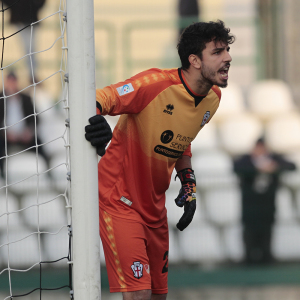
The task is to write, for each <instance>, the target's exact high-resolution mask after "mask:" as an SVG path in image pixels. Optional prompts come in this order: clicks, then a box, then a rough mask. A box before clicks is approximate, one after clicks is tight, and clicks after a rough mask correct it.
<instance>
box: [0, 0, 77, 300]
mask: <svg viewBox="0 0 300 300" xmlns="http://www.w3.org/2000/svg"><path fill="white" fill-rule="evenodd" d="M38 2H39V1H33V0H14V1H8V0H6V1H2V2H1V4H0V5H1V6H0V8H1V17H2V20H1V22H2V37H1V42H2V43H1V44H2V52H1V69H0V71H1V76H0V84H1V85H0V86H1V90H2V92H1V95H0V122H1V124H0V147H1V149H0V168H1V177H0V296H1V298H2V299H13V298H16V297H20V298H22V297H23V298H26V299H44V298H42V295H47V294H48V295H49V292H51V291H52V292H53V291H54V290H57V289H60V290H61V289H65V290H66V294H68V297H66V299H68V298H69V293H70V290H72V282H71V274H70V272H71V264H70V260H71V247H70V238H71V232H72V230H71V226H70V225H71V213H70V208H71V204H70V201H69V186H70V184H69V180H68V179H69V178H68V174H70V173H69V172H70V164H69V131H68V122H69V121H68V120H69V111H68V108H69V106H68V97H67V84H68V83H67V81H68V80H67V79H68V78H67V45H66V13H65V11H66V1H65V0H60V1H59V0H57V1H56V0H55V1H53V0H52V1H51V3H50V1H49V2H48V3H44V1H42V0H41V1H40V6H42V5H44V7H43V10H42V11H41V13H40V14H41V15H43V14H44V16H41V17H40V18H38V20H34V13H33V12H34V5H37V4H36V3H38ZM22 5H23V6H22ZM24 5H25V6H24ZM26 5H27V8H28V13H29V14H30V16H29V18H30V21H29V22H28V21H27V23H26V21H22V22H18V23H14V22H13V20H12V16H13V13H14V12H13V10H20V9H21V8H22V7H25V8H26ZM19 13H20V11H19ZM22 13H23V12H22ZM24 13H26V12H25V11H24ZM61 274H68V276H63V277H60V276H61ZM28 295H31V296H30V297H35V298H28V297H29V296H28Z"/></svg>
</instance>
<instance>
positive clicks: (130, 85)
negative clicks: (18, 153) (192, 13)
mask: <svg viewBox="0 0 300 300" xmlns="http://www.w3.org/2000/svg"><path fill="white" fill-rule="evenodd" d="M233 42H234V37H233V36H232V35H231V34H230V29H228V28H226V27H225V26H224V23H223V22H222V21H217V22H208V23H205V22H198V23H195V24H192V25H190V26H189V27H187V28H186V29H185V30H184V32H183V33H182V35H181V37H180V40H179V43H178V46H177V48H178V53H179V56H180V59H181V63H182V67H181V68H179V69H168V70H166V69H165V70H160V69H150V70H147V71H144V72H141V73H139V74H137V75H135V76H133V77H132V78H130V79H127V80H126V81H124V82H120V83H117V84H113V85H111V86H108V87H105V88H103V89H98V90H97V91H96V98H97V108H98V115H96V116H94V117H92V118H90V120H89V121H90V124H91V125H88V126H86V139H87V140H88V141H90V142H91V144H92V145H93V146H95V147H97V152H98V154H99V155H100V156H103V155H104V154H105V156H103V157H102V158H101V160H100V162H99V169H98V170H99V171H98V175H99V206H100V235H101V239H102V243H103V248H104V253H105V258H106V267H107V272H108V277H109V284H110V291H111V292H122V293H123V299H124V300H133V299H145V300H146V299H152V300H153V299H156V300H164V299H166V298H167V292H168V287H167V274H168V248H169V241H168V224H167V211H166V208H165V192H166V190H167V189H168V187H169V184H170V180H171V175H172V172H173V169H174V167H175V169H176V171H177V176H176V177H179V179H180V181H181V183H182V188H181V190H180V191H179V195H178V197H177V198H176V199H175V203H176V205H178V206H180V207H184V213H183V215H182V217H181V219H180V220H179V222H178V224H177V228H178V229H179V230H181V231H182V230H184V229H185V228H186V227H187V226H188V225H189V224H190V222H191V221H192V218H193V216H194V213H195V209H196V179H195V175H194V171H193V169H192V165H191V141H192V140H193V139H194V138H195V137H196V135H197V134H198V132H199V131H200V130H201V129H202V128H203V127H204V126H205V124H206V123H208V122H209V120H210V119H211V118H212V116H213V115H214V114H215V112H216V110H217V108H218V106H219V102H220V98H221V91H220V89H219V87H226V86H227V81H228V70H229V67H230V62H231V56H230V54H229V45H230V44H232V43H233ZM103 115H112V116H114V115H121V116H120V119H119V121H118V124H117V125H116V127H115V129H114V132H113V137H112V134H111V130H110V127H109V125H108V124H107V122H106V120H105V118H104V117H103ZM111 138H112V140H111V143H110V145H109V147H108V148H107V150H106V153H105V146H106V143H108V142H109V141H110V139H111Z"/></svg>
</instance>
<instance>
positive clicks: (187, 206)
mask: <svg viewBox="0 0 300 300" xmlns="http://www.w3.org/2000/svg"><path fill="white" fill-rule="evenodd" d="M176 177H179V179H180V181H181V185H182V186H181V189H180V191H179V195H178V196H177V198H176V199H175V203H176V205H177V206H179V207H183V206H184V213H183V215H182V217H181V218H180V220H179V222H178V223H177V224H176V227H177V228H178V229H179V230H180V231H182V230H184V229H185V228H186V227H187V226H188V225H189V224H190V223H191V222H192V220H193V217H194V214H195V211H196V178H195V175H194V171H193V170H192V169H190V168H187V169H183V170H180V171H179V172H178V173H177V175H176ZM176 177H175V180H176Z"/></svg>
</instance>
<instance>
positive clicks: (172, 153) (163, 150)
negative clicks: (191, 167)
mask: <svg viewBox="0 0 300 300" xmlns="http://www.w3.org/2000/svg"><path fill="white" fill-rule="evenodd" d="M154 152H155V153H158V154H161V155H163V156H167V157H171V158H179V157H180V156H181V155H182V154H183V152H184V151H177V150H173V149H170V148H167V147H165V146H162V145H157V146H155V147H154Z"/></svg>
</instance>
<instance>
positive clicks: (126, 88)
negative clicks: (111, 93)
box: [117, 83, 134, 96]
mask: <svg viewBox="0 0 300 300" xmlns="http://www.w3.org/2000/svg"><path fill="white" fill-rule="evenodd" d="M117 91H118V94H119V95H120V96H123V95H126V94H129V93H131V92H133V91H134V88H133V86H132V84H131V83H128V84H124V85H123V86H120V87H118V88H117Z"/></svg>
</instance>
